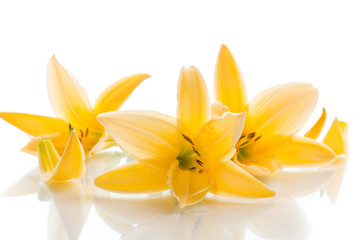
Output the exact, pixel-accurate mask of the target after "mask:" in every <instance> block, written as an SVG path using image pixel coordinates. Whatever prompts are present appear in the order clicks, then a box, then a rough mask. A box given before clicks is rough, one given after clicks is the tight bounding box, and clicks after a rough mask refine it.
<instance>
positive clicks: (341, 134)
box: [323, 118, 349, 155]
mask: <svg viewBox="0 0 360 240" xmlns="http://www.w3.org/2000/svg"><path fill="white" fill-rule="evenodd" d="M323 143H325V144H326V145H328V146H329V147H330V148H331V149H332V150H334V152H335V153H336V154H338V155H339V154H345V155H347V154H348V151H349V149H348V148H349V143H348V125H347V123H346V122H342V121H339V120H338V119H337V118H335V119H334V121H333V123H332V125H331V127H330V129H329V131H328V132H327V133H326V135H325V138H324V140H323Z"/></svg>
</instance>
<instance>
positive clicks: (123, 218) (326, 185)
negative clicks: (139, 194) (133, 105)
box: [95, 159, 346, 240]
mask: <svg viewBox="0 0 360 240" xmlns="http://www.w3.org/2000/svg"><path fill="white" fill-rule="evenodd" d="M345 164H346V159H337V161H336V162H335V163H334V164H332V165H331V166H329V167H326V168H316V169H298V170H297V171H295V170H294V169H289V170H287V171H283V172H281V173H279V174H278V175H276V176H275V177H264V178H263V179H262V180H263V181H264V182H265V183H266V184H269V185H271V186H272V187H274V188H276V189H277V192H278V196H277V198H276V199H275V200H274V201H269V200H267V201H251V200H249V199H237V200H234V199H231V198H219V197H216V196H212V195H211V196H208V197H207V198H206V199H205V200H204V201H203V202H201V203H199V204H197V205H194V206H190V207H186V208H184V209H180V208H179V206H178V205H177V204H176V201H175V199H174V198H173V197H171V196H169V195H166V193H164V195H162V196H149V197H147V198H146V197H144V198H138V199H134V198H127V196H121V195H115V196H113V197H107V198H104V197H97V198H95V207H96V210H97V212H98V214H99V215H100V217H101V218H102V219H103V220H104V222H105V223H107V224H108V225H109V226H110V227H111V228H112V229H114V230H116V231H118V232H119V233H120V234H121V236H122V238H121V239H124V240H132V239H247V237H250V235H251V234H255V235H257V237H260V238H265V239H284V240H289V239H306V238H308V237H309V236H310V235H311V232H312V228H311V223H310V222H309V219H308V218H307V217H306V214H305V211H304V210H303V209H302V206H301V204H299V203H298V200H297V198H302V197H306V196H309V195H310V194H314V193H316V192H320V191H322V190H323V191H324V190H325V189H326V191H327V192H328V190H327V189H338V187H339V186H340V183H341V177H339V176H341V175H342V174H343V170H344V169H345V167H344V165H345ZM339 180H340V182H339ZM336 193H338V190H337V191H334V190H333V191H332V194H333V195H334V196H335V195H336ZM318 196H320V195H318ZM334 196H333V197H334ZM329 198H330V199H331V197H330V196H329Z"/></svg>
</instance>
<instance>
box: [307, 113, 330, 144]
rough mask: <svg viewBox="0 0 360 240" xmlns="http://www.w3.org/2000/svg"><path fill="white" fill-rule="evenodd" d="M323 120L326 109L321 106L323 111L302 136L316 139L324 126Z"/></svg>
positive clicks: (324, 119)
mask: <svg viewBox="0 0 360 240" xmlns="http://www.w3.org/2000/svg"><path fill="white" fill-rule="evenodd" d="M325 121H326V111H325V108H323V112H322V114H321V116H320V118H319V119H318V120H317V122H316V123H315V125H314V126H313V127H312V128H311V129H310V130H309V131H308V132H307V133H306V134H305V135H304V137H307V138H312V139H317V138H318V137H319V135H320V133H321V130H322V129H323V127H324V124H325Z"/></svg>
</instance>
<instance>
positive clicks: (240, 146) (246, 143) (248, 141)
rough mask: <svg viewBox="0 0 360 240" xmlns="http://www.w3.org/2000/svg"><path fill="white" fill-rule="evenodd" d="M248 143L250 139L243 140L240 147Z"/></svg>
mask: <svg viewBox="0 0 360 240" xmlns="http://www.w3.org/2000/svg"><path fill="white" fill-rule="evenodd" d="M248 143H249V140H246V141H245V142H243V143H242V144H240V146H239V147H242V146H244V145H246V144H248Z"/></svg>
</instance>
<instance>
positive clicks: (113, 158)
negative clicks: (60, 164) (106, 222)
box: [0, 151, 126, 240]
mask: <svg viewBox="0 0 360 240" xmlns="http://www.w3.org/2000/svg"><path fill="white" fill-rule="evenodd" d="M123 159H125V160H126V156H125V155H124V154H123V153H120V152H117V151H105V152H101V153H97V154H96V155H93V156H92V157H91V158H87V160H86V161H87V168H86V175H85V177H84V178H82V179H73V180H71V181H63V182H42V181H41V180H40V173H39V169H38V168H34V169H32V170H31V171H29V172H28V173H27V174H26V175H24V176H23V177H22V178H21V179H20V180H19V181H17V182H16V183H15V184H13V185H12V186H11V187H9V188H8V189H7V190H5V191H4V192H3V193H2V194H1V195H0V196H2V197H15V196H22V195H26V194H31V193H37V196H38V199H39V200H40V201H49V202H50V203H49V205H50V206H49V214H48V226H47V227H48V231H47V233H48V239H69V240H72V239H78V237H79V236H80V234H81V231H82V228H83V226H84V224H85V222H86V220H87V218H88V213H89V210H90V208H91V206H92V204H93V200H94V195H95V193H96V194H97V195H101V194H102V193H103V192H102V191H96V189H94V188H93V185H92V182H93V178H94V177H95V176H97V175H99V174H101V173H103V172H105V171H108V170H109V169H111V168H113V167H114V166H116V165H118V164H119V162H120V161H121V160H123Z"/></svg>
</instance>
